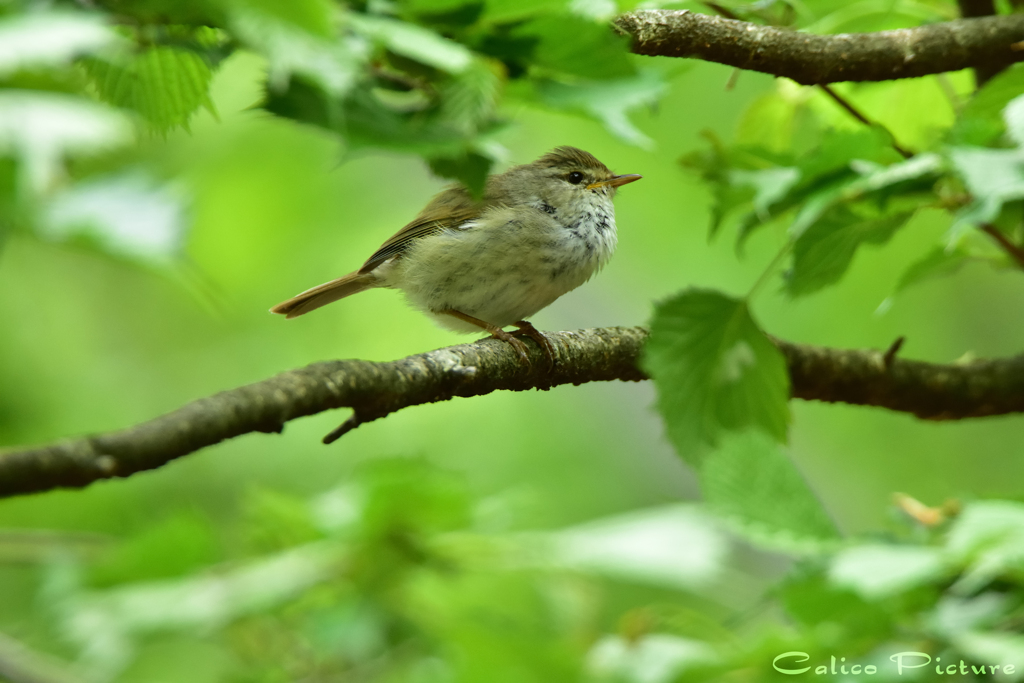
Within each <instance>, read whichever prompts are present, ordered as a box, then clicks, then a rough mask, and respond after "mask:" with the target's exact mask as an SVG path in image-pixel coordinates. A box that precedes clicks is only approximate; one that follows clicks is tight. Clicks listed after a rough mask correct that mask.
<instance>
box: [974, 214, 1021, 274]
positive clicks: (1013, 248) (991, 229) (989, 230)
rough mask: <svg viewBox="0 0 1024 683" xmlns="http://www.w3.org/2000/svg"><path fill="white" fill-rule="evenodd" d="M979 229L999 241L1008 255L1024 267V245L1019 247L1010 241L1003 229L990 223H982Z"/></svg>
mask: <svg viewBox="0 0 1024 683" xmlns="http://www.w3.org/2000/svg"><path fill="white" fill-rule="evenodd" d="M981 231H982V232H984V233H985V234H986V235H988V236H989V237H991V238H992V239H994V240H995V241H996V242H998V243H999V246H1000V247H1002V248H1003V250H1004V251H1005V252H1006V253H1007V254H1009V255H1010V257H1011V258H1012V259H1013V260H1015V261H1016V262H1017V263H1019V264H1020V267H1021V268H1024V247H1020V246H1018V245H1016V244H1014V243H1013V242H1011V241H1010V238H1009V237H1007V236H1006V235H1004V234H1003V231H1002V230H1000V229H999V228H997V227H996V226H994V225H992V224H991V223H983V224H982V225H981Z"/></svg>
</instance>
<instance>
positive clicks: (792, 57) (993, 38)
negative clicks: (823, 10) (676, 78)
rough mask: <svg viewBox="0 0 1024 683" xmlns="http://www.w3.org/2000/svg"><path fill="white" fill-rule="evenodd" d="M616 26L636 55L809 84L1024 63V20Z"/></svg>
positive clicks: (676, 13) (641, 19)
mask: <svg viewBox="0 0 1024 683" xmlns="http://www.w3.org/2000/svg"><path fill="white" fill-rule="evenodd" d="M613 25H614V26H615V28H616V29H617V30H618V31H620V32H621V33H623V34H626V35H628V36H630V38H631V40H632V50H633V52H635V53H637V54H641V55H651V56H661V57H693V58H696V59H702V60H704V61H709V62H718V63H719V64H726V65H729V66H734V67H737V68H740V69H748V70H751V71H760V72H763V73H767V74H772V75H774V76H785V77H786V78H790V79H792V80H794V81H796V82H797V83H802V84H804V85H818V84H822V83H836V82H840V81H889V80H895V79H900V78H915V77H918V76H927V75H931V74H938V73H945V72H948V71H959V70H960V69H967V68H973V69H976V70H979V71H980V72H982V73H986V74H988V73H995V72H997V71H998V70H999V69H1002V68H1004V67H1006V66H1008V65H1010V64H1013V63H1015V62H1019V61H1024V49H1022V48H1024V14H1010V15H1004V16H986V17H975V18H965V19H960V20H957V21H949V22H943V23H937V24H928V25H925V26H919V27H917V28H907V29H898V30H894V31H879V32H876V33H840V34H835V35H814V34H810V33H800V32H798V31H792V30H787V29H781V28H776V27H774V26H761V25H759V24H753V23H750V22H746V21H739V20H736V19H729V18H725V17H717V16H712V15H707V14H697V13H694V12H690V11H687V10H636V11H633V12H627V13H625V14H622V15H619V16H618V17H616V19H615V20H614V22H613Z"/></svg>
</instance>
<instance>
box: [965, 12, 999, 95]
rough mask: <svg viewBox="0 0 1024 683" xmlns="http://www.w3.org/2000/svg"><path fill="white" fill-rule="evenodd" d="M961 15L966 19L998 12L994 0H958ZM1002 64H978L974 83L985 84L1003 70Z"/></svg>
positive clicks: (977, 84)
mask: <svg viewBox="0 0 1024 683" xmlns="http://www.w3.org/2000/svg"><path fill="white" fill-rule="evenodd" d="M956 4H957V6H958V7H959V8H960V16H962V17H963V18H964V19H970V18H972V17H989V16H992V15H994V14H995V13H996V4H995V2H994V0H957V3H956ZM1002 69H1003V67H1001V66H984V65H983V66H977V67H975V68H974V83H975V85H976V86H977V87H979V88H980V87H981V86H983V85H985V83H987V82H988V81H989V79H991V78H992V77H993V76H995V75H996V74H997V73H999V72H1000V71H1002Z"/></svg>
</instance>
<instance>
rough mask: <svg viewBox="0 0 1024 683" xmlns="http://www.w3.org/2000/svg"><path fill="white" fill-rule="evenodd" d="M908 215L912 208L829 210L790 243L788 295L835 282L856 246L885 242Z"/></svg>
mask: <svg viewBox="0 0 1024 683" xmlns="http://www.w3.org/2000/svg"><path fill="white" fill-rule="evenodd" d="M855 209H856V210H855ZM865 213H867V215H865ZM911 215H913V211H901V212H895V213H890V214H887V213H886V212H882V213H881V214H879V212H878V211H870V210H865V207H863V206H860V205H854V206H849V205H846V204H840V205H838V206H835V207H834V208H832V209H830V210H829V211H828V212H826V213H825V214H824V215H823V216H822V217H821V218H819V219H818V220H817V221H816V222H815V223H814V224H813V225H812V226H810V227H809V228H808V229H807V230H806V231H804V233H803V234H802V235H800V237H798V238H797V240H796V243H795V244H794V245H793V268H792V270H791V271H790V273H789V274H788V277H787V278H786V289H787V291H788V293H789V295H790V296H802V295H805V294H810V293H811V292H816V291H818V290H819V289H821V288H823V287H827V286H828V285H831V284H834V283H836V282H838V281H839V280H840V278H842V276H843V274H844V273H845V272H846V270H847V268H849V266H850V263H851V262H852V261H853V256H854V254H855V253H856V252H857V248H858V247H860V246H861V245H862V244H884V243H885V242H887V241H888V240H889V239H890V238H891V237H892V236H893V235H894V234H895V233H896V231H897V230H898V229H899V228H900V227H902V226H903V225H904V223H906V221H907V220H908V219H909V218H910V216H911Z"/></svg>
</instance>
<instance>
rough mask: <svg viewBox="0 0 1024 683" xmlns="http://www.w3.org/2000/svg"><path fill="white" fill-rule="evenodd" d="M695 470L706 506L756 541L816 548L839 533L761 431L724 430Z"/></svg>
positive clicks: (795, 547) (781, 453) (789, 547)
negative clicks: (726, 431) (713, 448)
mask: <svg viewBox="0 0 1024 683" xmlns="http://www.w3.org/2000/svg"><path fill="white" fill-rule="evenodd" d="M698 474H699V477H700V484H701V493H702V494H703V496H704V499H705V500H706V501H707V503H708V505H709V506H710V507H711V509H712V510H713V511H714V512H715V513H716V514H718V515H721V516H722V517H725V518H726V519H728V520H730V521H731V522H732V523H733V525H734V526H735V527H736V528H737V529H738V530H739V531H740V532H741V533H742V534H743V535H745V536H747V537H748V538H750V539H751V540H753V541H754V542H756V543H759V544H762V545H768V546H770V547H773V548H777V549H785V550H791V551H792V550H799V549H804V550H812V549H819V550H820V549H821V548H822V542H823V541H829V540H833V539H836V538H837V537H838V533H837V532H836V528H835V525H834V524H833V523H832V520H831V519H830V518H829V516H828V514H827V513H826V512H825V510H824V508H822V506H821V502H820V501H819V500H818V499H817V498H816V497H815V495H814V493H813V492H812V491H811V489H810V487H808V486H807V482H806V481H804V478H803V476H802V475H801V474H800V473H799V472H798V471H797V469H796V467H795V466H794V465H793V462H792V461H791V460H790V459H789V458H788V457H787V456H786V454H785V453H783V452H782V450H781V449H780V448H779V446H778V444H777V443H776V442H775V441H774V440H773V439H772V438H771V437H769V436H768V435H766V434H765V433H763V432H761V431H757V430H745V431H741V432H729V433H727V434H723V435H722V437H721V438H720V440H719V443H718V447H717V448H716V449H715V450H714V452H712V453H710V454H708V455H707V456H706V457H705V458H704V460H703V462H702V463H701V465H700V468H699V470H698Z"/></svg>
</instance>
